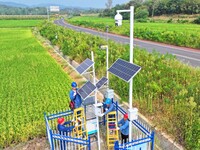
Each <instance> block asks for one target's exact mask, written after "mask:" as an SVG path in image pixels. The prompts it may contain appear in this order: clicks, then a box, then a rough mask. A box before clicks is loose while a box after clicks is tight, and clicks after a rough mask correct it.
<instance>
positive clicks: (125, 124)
mask: <svg viewBox="0 0 200 150" xmlns="http://www.w3.org/2000/svg"><path fill="white" fill-rule="evenodd" d="M118 125H119V126H120V127H118V128H117V129H118V130H120V131H121V138H122V144H123V143H126V142H128V140H127V139H128V136H129V121H128V114H127V113H126V114H124V118H122V119H121V120H120V121H119V122H118Z"/></svg>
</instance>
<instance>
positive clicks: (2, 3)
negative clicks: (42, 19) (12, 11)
mask: <svg viewBox="0 0 200 150" xmlns="http://www.w3.org/2000/svg"><path fill="white" fill-rule="evenodd" d="M0 5H4V6H10V7H22V8H25V7H28V6H27V5H24V4H20V3H14V2H2V1H0Z"/></svg>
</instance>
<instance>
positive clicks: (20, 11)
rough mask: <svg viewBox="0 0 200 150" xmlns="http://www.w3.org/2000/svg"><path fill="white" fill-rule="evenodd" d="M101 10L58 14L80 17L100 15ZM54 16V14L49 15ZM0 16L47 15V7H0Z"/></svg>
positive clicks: (63, 10) (75, 10) (71, 10)
mask: <svg viewBox="0 0 200 150" xmlns="http://www.w3.org/2000/svg"><path fill="white" fill-rule="evenodd" d="M102 11H103V10H102V9H96V8H88V9H84V8H62V9H60V12H59V14H62V15H63V14H69V15H73V16H74V15H75V16H76V15H80V14H82V13H86V14H87V13H88V14H90V13H100V12H102ZM51 14H55V13H51ZM0 15H47V7H26V8H21V7H11V6H5V5H0Z"/></svg>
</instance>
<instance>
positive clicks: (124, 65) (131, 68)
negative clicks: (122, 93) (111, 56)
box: [108, 58, 141, 82]
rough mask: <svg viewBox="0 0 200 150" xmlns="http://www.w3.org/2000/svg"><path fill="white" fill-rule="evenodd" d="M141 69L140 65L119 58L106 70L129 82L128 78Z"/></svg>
mask: <svg viewBox="0 0 200 150" xmlns="http://www.w3.org/2000/svg"><path fill="white" fill-rule="evenodd" d="M140 70H141V67H140V66H138V65H136V64H133V63H130V62H127V61H125V60H123V59H121V58H119V59H117V60H116V61H115V62H114V63H113V64H112V66H111V67H110V68H109V69H108V71H109V72H110V73H112V74H114V75H115V76H117V77H119V78H120V79H122V80H124V81H126V82H130V80H131V79H132V78H133V77H134V76H135V75H136V74H137V73H138V72H139V71H140Z"/></svg>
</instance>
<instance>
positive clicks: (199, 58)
mask: <svg viewBox="0 0 200 150" xmlns="http://www.w3.org/2000/svg"><path fill="white" fill-rule="evenodd" d="M54 23H55V24H57V25H60V26H63V27H67V28H71V29H73V30H76V31H81V32H86V33H88V34H94V35H98V36H101V37H103V38H106V36H108V38H109V39H112V40H115V41H117V42H120V43H124V44H129V37H125V36H120V35H115V34H111V33H108V34H107V33H105V32H99V31H96V30H92V29H87V28H82V27H78V26H74V25H71V24H68V23H66V22H65V21H64V20H63V19H61V20H56V21H55V22H54ZM134 46H138V47H140V48H145V49H146V50H147V51H149V52H152V51H153V50H157V51H159V52H160V53H161V54H166V53H169V54H173V55H175V56H177V58H178V59H179V60H181V61H182V62H184V63H188V64H190V65H192V66H194V67H200V50H195V49H190V48H183V47H178V46H172V45H167V44H162V43H157V42H151V41H145V40H139V39H134Z"/></svg>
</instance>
